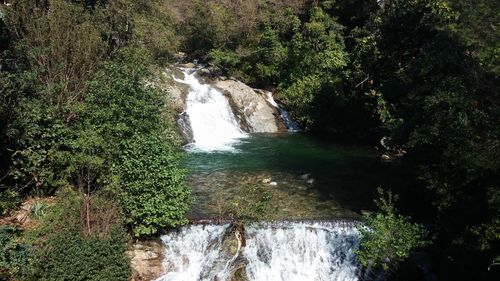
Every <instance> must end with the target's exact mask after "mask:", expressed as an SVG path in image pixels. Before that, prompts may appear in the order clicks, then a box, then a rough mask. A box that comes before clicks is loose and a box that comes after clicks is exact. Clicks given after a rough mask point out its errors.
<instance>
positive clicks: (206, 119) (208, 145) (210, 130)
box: [174, 69, 247, 151]
mask: <svg viewBox="0 0 500 281" xmlns="http://www.w3.org/2000/svg"><path fill="white" fill-rule="evenodd" d="M183 73H184V79H183V80H180V79H176V78H174V79H175V81H177V82H180V83H184V84H187V85H189V86H190V90H189V93H188V95H187V99H186V113H187V114H188V116H189V121H190V124H191V129H192V132H193V139H194V143H192V144H190V145H189V148H191V149H194V150H200V151H232V150H234V148H233V145H234V144H235V143H237V142H238V139H241V138H244V137H246V136H247V135H246V134H245V133H244V132H243V131H242V130H241V129H240V126H239V124H238V121H237V120H236V117H235V115H234V113H233V111H232V109H231V106H230V105H229V102H228V100H227V98H226V97H224V95H223V94H222V93H221V92H220V91H218V90H217V89H215V88H213V87H211V86H210V85H207V84H201V83H200V81H199V80H198V79H197V78H196V76H195V70H194V69H184V70H183Z"/></svg>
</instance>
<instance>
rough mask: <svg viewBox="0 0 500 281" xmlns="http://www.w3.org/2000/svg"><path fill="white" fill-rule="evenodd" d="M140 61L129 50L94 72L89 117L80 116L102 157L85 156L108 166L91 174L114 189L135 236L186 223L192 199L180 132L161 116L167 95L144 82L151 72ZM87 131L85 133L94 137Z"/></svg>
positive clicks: (88, 108) (97, 166)
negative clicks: (186, 182)
mask: <svg viewBox="0 0 500 281" xmlns="http://www.w3.org/2000/svg"><path fill="white" fill-rule="evenodd" d="M139 60H140V57H139V56H137V54H134V53H127V54H125V55H124V57H123V58H122V59H121V61H120V62H117V63H111V64H106V65H105V66H104V68H103V70H102V71H99V72H98V73H97V74H96V77H95V78H94V79H93V80H92V81H91V82H90V83H89V93H88V99H87V100H86V102H87V104H86V107H85V108H84V110H85V116H87V118H84V119H82V130H83V128H87V130H88V128H93V129H92V130H94V131H96V132H97V133H96V134H95V135H94V138H95V140H96V141H95V142H92V143H91V144H92V146H90V147H94V150H95V151H99V150H101V151H102V152H101V153H99V154H98V156H99V157H102V159H99V158H96V157H92V158H90V159H87V160H88V161H92V163H93V164H95V165H91V167H96V168H95V169H94V170H97V168H99V169H101V168H103V167H110V168H109V170H107V171H106V170H105V171H106V172H105V173H103V174H101V177H99V178H97V176H93V177H92V178H93V180H95V181H96V182H101V183H108V184H110V186H111V187H113V190H114V192H116V193H117V196H118V197H119V198H120V202H121V204H122V208H123V211H124V213H125V214H126V217H127V219H126V223H127V224H128V225H129V226H130V228H131V229H132V230H133V233H134V235H135V236H143V235H153V234H155V233H157V232H158V231H160V230H162V229H163V228H166V227H175V226H178V225H180V224H183V223H185V222H186V219H185V218H184V215H185V213H186V211H187V209H188V203H189V201H190V195H189V192H188V189H187V187H186V186H185V185H184V176H185V171H184V170H183V169H180V168H179V165H180V164H179V157H180V154H179V153H180V152H179V151H178V147H177V146H178V141H177V137H176V133H175V132H174V130H172V129H171V128H170V127H169V124H167V119H166V118H165V117H163V110H164V106H163V105H164V104H165V100H164V99H165V97H164V93H163V92H162V91H159V90H158V89H156V88H154V87H152V86H146V85H145V84H144V83H145V81H144V79H147V77H148V76H147V73H148V72H147V69H146V68H145V66H144V65H143V64H141V62H140V61H139ZM164 118H165V119H164ZM87 130H85V131H84V132H87ZM88 133H89V134H85V135H84V136H89V135H90V136H92V134H91V133H90V132H88ZM104 140H106V141H104ZM95 144H97V145H95ZM87 154H88V153H87ZM85 159H86V158H85ZM87 160H85V161H87ZM82 167H88V165H87V166H85V165H83V166H82ZM104 169H106V168H104ZM85 171H86V172H88V169H86V170H85ZM102 176H104V177H102ZM115 177H116V178H118V180H117V181H116V182H111V181H110V178H115Z"/></svg>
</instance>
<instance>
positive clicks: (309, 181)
mask: <svg viewBox="0 0 500 281" xmlns="http://www.w3.org/2000/svg"><path fill="white" fill-rule="evenodd" d="M306 182H307V183H308V184H313V183H314V179H308V180H307V181H306Z"/></svg>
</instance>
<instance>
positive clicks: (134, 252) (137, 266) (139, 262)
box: [127, 241, 164, 281]
mask: <svg viewBox="0 0 500 281" xmlns="http://www.w3.org/2000/svg"><path fill="white" fill-rule="evenodd" d="M163 251H164V249H163V245H162V243H161V242H160V241H146V242H138V243H135V244H134V245H133V246H132V249H130V250H129V251H128V252H127V254H128V255H129V257H130V264H131V266H132V271H133V274H132V279H131V280H132V281H142V280H153V279H155V278H158V277H160V276H161V275H162V274H163V272H164V270H163Z"/></svg>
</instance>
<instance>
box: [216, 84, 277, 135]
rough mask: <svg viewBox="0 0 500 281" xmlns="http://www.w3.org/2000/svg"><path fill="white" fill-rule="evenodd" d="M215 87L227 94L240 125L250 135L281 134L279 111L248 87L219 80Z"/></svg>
mask: <svg viewBox="0 0 500 281" xmlns="http://www.w3.org/2000/svg"><path fill="white" fill-rule="evenodd" d="M214 86H215V87H216V88H218V89H220V90H221V91H222V92H223V93H225V94H226V95H227V96H228V97H229V98H230V102H231V105H232V106H233V109H234V112H235V114H236V115H237V116H238V118H239V119H240V121H241V122H240V124H242V127H243V129H244V130H245V131H247V132H249V133H276V132H279V126H278V122H281V120H280V119H279V118H277V116H279V114H278V112H277V109H276V108H274V107H273V106H271V105H270V104H269V103H268V102H267V100H266V99H265V98H264V97H263V96H262V95H260V94H259V93H257V92H255V91H254V90H253V89H252V88H250V87H249V86H248V85H246V84H244V83H242V82H240V81H237V80H217V81H216V82H215V83H214Z"/></svg>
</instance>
